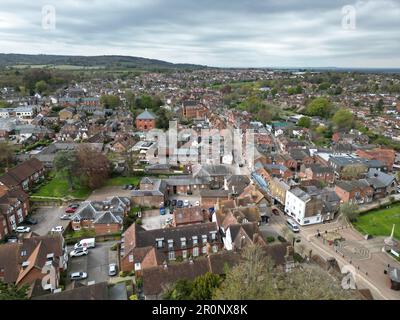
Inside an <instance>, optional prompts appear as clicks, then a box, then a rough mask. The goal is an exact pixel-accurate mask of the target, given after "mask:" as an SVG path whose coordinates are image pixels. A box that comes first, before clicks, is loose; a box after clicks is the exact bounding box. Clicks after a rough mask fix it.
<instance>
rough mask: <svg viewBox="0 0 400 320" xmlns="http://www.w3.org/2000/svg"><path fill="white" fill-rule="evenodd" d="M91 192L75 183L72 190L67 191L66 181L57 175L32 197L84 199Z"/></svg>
mask: <svg viewBox="0 0 400 320" xmlns="http://www.w3.org/2000/svg"><path fill="white" fill-rule="evenodd" d="M90 192H91V190H89V189H88V188H86V187H83V186H81V185H79V183H75V186H74V189H73V190H72V191H70V190H69V186H68V181H67V180H66V179H65V178H64V177H61V176H59V175H56V176H55V177H54V178H52V179H51V180H50V181H49V182H47V183H46V184H45V185H43V186H42V187H40V188H39V190H37V191H36V192H35V193H33V194H32V196H34V197H35V196H36V197H55V198H65V197H68V196H69V197H72V198H77V199H86V198H87V197H88V196H89V195H90Z"/></svg>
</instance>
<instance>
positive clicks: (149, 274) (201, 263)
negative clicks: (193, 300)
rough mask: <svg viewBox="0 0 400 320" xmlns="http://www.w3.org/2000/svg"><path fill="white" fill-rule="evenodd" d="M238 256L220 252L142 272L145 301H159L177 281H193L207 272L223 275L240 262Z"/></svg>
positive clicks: (232, 253)
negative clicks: (166, 290) (165, 291)
mask: <svg viewBox="0 0 400 320" xmlns="http://www.w3.org/2000/svg"><path fill="white" fill-rule="evenodd" d="M240 259H241V258H240V255H239V254H237V253H234V252H221V253H216V254H211V255H209V256H207V257H201V258H198V259H194V260H189V261H186V262H182V263H179V264H171V265H169V264H167V263H165V264H163V265H160V266H156V267H153V268H148V269H145V270H143V293H144V296H145V299H146V300H159V299H161V298H162V293H163V292H164V290H165V289H167V288H168V286H170V285H173V284H174V283H175V282H176V281H178V280H182V279H185V280H193V279H195V278H196V277H199V276H202V275H204V274H206V273H207V272H210V273H214V274H218V275H224V274H225V273H226V270H227V268H232V267H234V266H235V265H237V264H238V263H239V262H240Z"/></svg>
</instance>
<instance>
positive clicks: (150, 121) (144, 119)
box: [136, 109, 156, 131]
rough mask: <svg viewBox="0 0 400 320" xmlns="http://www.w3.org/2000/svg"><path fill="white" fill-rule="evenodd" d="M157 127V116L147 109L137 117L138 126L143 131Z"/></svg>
mask: <svg viewBox="0 0 400 320" xmlns="http://www.w3.org/2000/svg"><path fill="white" fill-rule="evenodd" d="M155 127H156V116H155V114H154V113H152V112H151V111H148V110H147V109H146V110H145V111H143V112H142V113H141V114H139V115H138V116H137V117H136V128H137V129H138V130H141V131H148V130H151V129H154V128H155Z"/></svg>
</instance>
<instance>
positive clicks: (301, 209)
mask: <svg viewBox="0 0 400 320" xmlns="http://www.w3.org/2000/svg"><path fill="white" fill-rule="evenodd" d="M307 189H308V190H306V191H305V190H303V189H300V188H299V187H296V188H294V189H292V190H288V191H287V192H286V199H285V212H286V213H287V214H288V215H290V216H292V217H293V218H294V220H295V221H296V222H297V223H298V224H300V225H302V226H303V225H309V224H316V223H322V222H323V221H328V220H332V219H333V218H334V216H335V213H336V212H337V211H338V209H339V205H340V199H339V197H338V196H337V195H336V193H335V192H334V191H333V190H330V189H327V188H325V189H322V190H321V189H318V188H316V187H308V188H307Z"/></svg>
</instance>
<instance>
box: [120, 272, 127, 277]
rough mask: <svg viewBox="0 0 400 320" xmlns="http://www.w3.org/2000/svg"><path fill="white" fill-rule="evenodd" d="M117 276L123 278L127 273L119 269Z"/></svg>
mask: <svg viewBox="0 0 400 320" xmlns="http://www.w3.org/2000/svg"><path fill="white" fill-rule="evenodd" d="M119 276H120V277H121V278H125V277H126V276H127V274H126V272H125V271H120V272H119Z"/></svg>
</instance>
